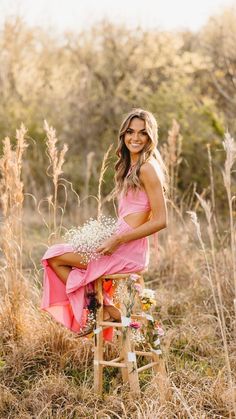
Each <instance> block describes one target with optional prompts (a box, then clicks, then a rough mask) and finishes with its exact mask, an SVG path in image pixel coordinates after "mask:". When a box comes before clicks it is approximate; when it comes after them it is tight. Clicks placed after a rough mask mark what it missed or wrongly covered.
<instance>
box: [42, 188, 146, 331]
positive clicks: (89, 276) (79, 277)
mask: <svg viewBox="0 0 236 419" xmlns="http://www.w3.org/2000/svg"><path fill="white" fill-rule="evenodd" d="M150 209H151V208H150V203H149V200H148V196H147V194H146V192H145V191H144V190H140V189H139V190H136V191H133V190H132V189H129V191H128V193H127V194H126V195H124V194H123V193H122V194H120V196H119V200H118V227H117V230H116V232H117V233H121V232H126V231H130V230H133V227H131V226H130V225H129V224H127V223H126V222H125V220H124V217H125V216H126V215H128V214H132V213H137V212H145V211H149V210H150ZM73 251H74V250H73V248H72V246H71V245H70V244H55V245H52V246H51V247H49V248H48V250H47V251H46V252H45V254H44V256H43V258H42V264H43V266H44V281H43V296H42V303H41V309H43V310H45V311H47V312H48V313H50V314H51V315H52V316H53V317H54V318H55V320H57V321H58V322H60V323H61V324H63V325H64V326H65V327H67V328H68V329H70V330H72V331H73V332H79V331H81V328H83V327H84V326H85V325H86V320H87V312H88V310H87V299H86V290H87V289H88V288H89V287H90V288H91V287H92V288H93V285H94V281H95V280H96V279H97V278H99V277H100V276H102V275H107V274H114V273H118V272H119V273H123V272H124V273H126V272H135V271H140V270H143V269H145V268H147V266H148V263H149V242H148V238H147V237H144V238H141V239H137V240H132V241H129V242H128V243H124V244H122V245H120V246H119V247H118V248H117V249H116V251H115V252H114V253H112V254H111V255H101V256H100V257H99V259H97V260H92V261H90V262H89V263H88V265H87V268H86V269H79V268H72V270H71V272H70V273H69V276H68V279H67V283H66V285H65V284H64V283H63V282H62V281H61V280H60V279H59V278H58V276H57V275H56V274H55V272H54V271H53V269H52V268H51V267H50V266H49V264H48V259H49V258H51V257H54V256H59V255H61V254H63V253H67V252H73ZM104 304H108V305H109V304H112V302H111V301H110V300H109V296H108V295H106V293H105V295H104Z"/></svg>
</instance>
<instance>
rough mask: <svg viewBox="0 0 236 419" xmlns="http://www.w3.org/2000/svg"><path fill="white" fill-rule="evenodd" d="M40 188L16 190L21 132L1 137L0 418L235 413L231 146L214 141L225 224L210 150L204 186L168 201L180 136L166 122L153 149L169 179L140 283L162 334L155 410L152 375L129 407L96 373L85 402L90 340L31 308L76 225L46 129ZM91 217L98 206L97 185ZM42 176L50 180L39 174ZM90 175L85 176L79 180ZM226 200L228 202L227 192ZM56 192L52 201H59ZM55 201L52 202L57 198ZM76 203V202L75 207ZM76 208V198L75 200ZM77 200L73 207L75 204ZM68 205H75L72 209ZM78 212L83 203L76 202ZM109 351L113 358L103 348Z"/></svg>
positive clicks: (61, 153)
mask: <svg viewBox="0 0 236 419" xmlns="http://www.w3.org/2000/svg"><path fill="white" fill-rule="evenodd" d="M45 130H46V141H47V154H48V157H49V165H50V166H49V170H48V182H49V183H51V184H52V190H53V193H52V195H51V196H48V197H45V200H44V202H37V201H36V198H35V197H34V196H31V195H30V194H29V191H25V190H24V185H23V182H22V178H23V177H22V176H23V171H24V153H25V150H26V147H27V145H28V142H27V133H26V130H25V128H24V126H21V128H20V129H19V130H17V134H16V141H15V142H14V146H13V145H12V144H13V142H12V141H11V140H10V139H8V138H6V139H5V140H4V147H3V154H2V156H1V160H0V171H1V179H0V182H1V183H0V190H1V194H0V201H1V251H2V253H1V281H0V289H1V293H0V417H1V418H4V419H5V418H17V419H23V418H24V419H28V418H44V419H46V418H47V419H49V418H50V419H51V418H65V419H69V418H74V419H76V418H102V419H105V418H114V419H115V418H127V419H128V418H132V419H141V418H142V419H156V418H164V419H167V418H171V419H172V418H180V419H182V418H196V419H205V418H234V417H235V416H236V402H235V396H236V393H235V378H236V377H235V374H236V346H235V331H236V322H235V318H236V258H235V240H236V237H235V231H236V229H235V196H233V194H234V193H235V184H233V180H232V177H233V170H234V169H235V161H236V143H235V141H234V139H233V138H231V137H230V135H229V134H226V136H225V138H224V139H222V149H224V150H225V164H224V166H223V167H222V168H221V170H222V184H223V185H224V188H225V196H224V197H222V199H224V200H227V202H228V214H226V215H224V217H223V216H222V217H221V215H220V213H219V212H218V211H217V205H216V203H215V188H214V176H213V172H212V161H211V150H210V147H209V148H208V160H209V182H208V184H209V188H208V189H207V191H204V190H203V192H202V194H201V195H200V194H197V193H195V191H194V190H190V191H187V193H186V194H185V196H177V195H176V184H177V183H176V182H177V178H178V169H179V159H180V156H181V147H180V136H179V133H178V126H177V124H176V123H175V124H174V125H173V127H172V130H171V131H170V132H169V138H168V141H167V143H166V145H165V148H164V149H163V150H162V152H163V154H164V157H165V161H166V163H167V165H168V168H169V173H170V183H171V188H170V196H169V199H168V209H169V224H168V228H167V229H165V231H163V232H161V233H160V234H159V253H158V258H157V255H154V253H153V249H151V250H152V255H151V256H152V257H151V263H150V269H149V271H148V273H147V274H146V276H145V281H146V284H147V286H148V287H150V288H152V289H155V290H156V298H157V303H158V307H159V310H160V318H161V322H162V324H163V327H164V330H165V336H164V338H163V346H162V348H163V352H164V357H165V360H166V365H167V371H168V377H169V381H170V387H171V397H170V399H169V400H168V401H167V402H166V403H165V404H164V405H163V404H162V405H161V404H160V400H159V395H158V391H157V388H156V386H155V384H154V382H153V380H152V376H151V375H150V373H149V372H146V371H144V372H143V373H142V374H141V376H140V382H141V387H142V397H141V398H140V399H138V398H132V396H131V395H130V393H129V389H128V388H126V387H125V386H123V385H122V384H121V377H120V373H118V372H117V370H115V369H114V370H112V372H111V371H109V372H106V371H105V374H104V375H105V383H104V389H105V392H104V396H103V397H98V396H95V395H94V394H93V352H92V348H93V341H92V340H91V339H90V340H87V339H79V338H78V337H77V336H76V334H73V333H72V332H70V331H68V330H66V329H65V328H63V327H61V326H60V325H59V324H57V323H56V322H55V321H53V320H52V319H51V318H50V317H49V316H48V315H47V314H45V313H44V312H42V311H41V310H40V308H39V307H40V299H41V289H42V268H41V265H40V257H41V255H42V254H43V253H44V251H45V249H46V247H47V246H48V245H49V244H50V243H52V242H54V241H57V240H59V239H60V236H61V235H62V232H63V229H64V226H68V225H69V224H70V223H71V224H74V223H75V222H77V221H78V219H76V216H75V214H76V213H79V212H80V208H81V207H80V202H79V197H76V200H77V202H78V205H77V206H76V209H75V208H73V211H72V210H71V212H70V210H69V209H68V210H67V209H65V210H64V208H67V207H64V206H63V205H64V204H62V203H61V195H62V194H61V190H64V191H66V193H65V196H67V198H66V199H67V200H70V199H71V198H70V196H71V194H72V193H73V187H72V185H70V184H69V183H68V182H66V180H65V179H64V180H63V179H62V178H63V175H62V172H63V163H64V160H65V159H66V151H67V150H66V146H64V148H63V149H62V150H59V149H58V146H57V140H56V136H55V135H56V134H55V131H54V130H53V129H52V128H51V127H49V126H48V125H47V124H45ZM107 158H108V155H106V156H105V158H104V162H103V167H102V170H101V176H100V181H99V192H98V209H99V211H100V210H101V203H102V192H101V189H102V177H103V174H104V172H105V169H106V161H107ZM45 176H47V174H45ZM88 176H89V174H88ZM233 191H234V193H233ZM59 192H60V194H59ZM59 195H60V196H59ZM77 198H78V199H77ZM73 199H74V198H73ZM74 200H75V199H74ZM76 200H75V202H76ZM81 205H82V204H81ZM106 350H107V351H110V352H112V351H113V352H115V350H116V349H115V347H114V345H112V344H109V345H108V347H107V349H106Z"/></svg>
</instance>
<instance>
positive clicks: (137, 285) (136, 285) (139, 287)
mask: <svg viewBox="0 0 236 419" xmlns="http://www.w3.org/2000/svg"><path fill="white" fill-rule="evenodd" d="M134 288H135V289H136V291H138V293H139V294H140V293H141V291H142V286H141V285H140V284H134Z"/></svg>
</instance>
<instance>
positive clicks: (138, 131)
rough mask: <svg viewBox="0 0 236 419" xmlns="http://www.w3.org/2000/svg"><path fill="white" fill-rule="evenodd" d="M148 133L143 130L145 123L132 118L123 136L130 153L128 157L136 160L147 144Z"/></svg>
mask: <svg viewBox="0 0 236 419" xmlns="http://www.w3.org/2000/svg"><path fill="white" fill-rule="evenodd" d="M148 139H149V137H148V133H147V131H146V128H145V121H144V120H143V119H140V118H138V117H134V118H133V119H132V120H131V122H130V124H129V127H128V128H127V130H126V132H125V135H124V142H125V145H126V147H127V148H128V150H129V152H130V156H131V157H132V158H133V159H134V160H136V159H137V158H138V154H139V153H140V152H141V151H142V150H143V148H144V147H145V145H146V144H147V142H148Z"/></svg>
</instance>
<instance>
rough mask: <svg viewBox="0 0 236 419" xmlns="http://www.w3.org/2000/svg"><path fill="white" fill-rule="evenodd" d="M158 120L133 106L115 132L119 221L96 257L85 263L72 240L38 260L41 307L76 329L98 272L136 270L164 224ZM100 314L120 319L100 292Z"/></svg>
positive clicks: (82, 326) (83, 330) (82, 323)
mask: <svg viewBox="0 0 236 419" xmlns="http://www.w3.org/2000/svg"><path fill="white" fill-rule="evenodd" d="M157 141H158V137H157V122H156V119H155V117H154V116H153V114H151V113H150V112H148V111H146V110H143V109H134V110H132V111H131V112H130V113H129V114H128V115H127V116H126V117H125V119H124V121H123V122H122V124H121V128H120V131H119V135H118V147H117V150H116V154H117V156H118V161H117V163H116V165H115V184H116V186H115V190H114V195H115V196H116V197H117V198H118V215H119V218H118V220H117V221H118V222H117V227H116V229H115V232H114V233H113V234H112V236H111V237H109V238H108V239H106V240H105V241H104V242H103V243H102V244H101V245H100V246H99V247H98V248H97V249H96V252H97V254H98V259H96V260H91V261H90V262H88V263H87V264H85V263H84V261H83V255H81V254H79V253H75V252H74V249H73V248H72V246H71V245H70V244H57V245H54V246H51V247H50V248H49V249H48V250H47V252H46V253H45V255H44V256H43V259H42V262H43V266H44V268H45V271H44V292H43V300H42V309H44V310H46V311H48V312H49V313H51V314H52V315H53V316H54V318H55V319H56V320H58V321H59V322H61V323H62V324H64V325H65V326H66V327H68V328H70V329H71V330H73V331H74V332H77V333H78V334H79V335H85V334H87V333H89V332H91V327H90V326H89V327H88V321H87V320H88V314H89V313H88V307H89V304H90V302H89V298H88V295H89V293H90V294H91V292H92V291H93V286H94V281H95V280H96V279H97V278H99V277H100V276H102V275H106V274H113V273H117V272H119V273H122V272H124V273H125V272H135V271H139V270H143V269H145V268H147V266H148V263H149V243H148V238H147V236H149V235H151V234H153V233H156V232H158V231H160V230H161V229H163V228H165V227H166V226H167V210H166V201H165V195H164V192H165V190H166V189H167V185H166V179H167V172H166V169H165V165H164V163H163V160H162V158H161V156H160V153H159V152H158V150H157ZM104 306H105V310H104V313H105V314H104V316H105V317H104V319H107V318H110V319H112V320H116V321H119V320H120V312H119V310H118V309H117V308H116V307H115V306H114V305H113V302H112V300H111V299H110V298H109V297H108V296H107V295H106V293H104Z"/></svg>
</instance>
